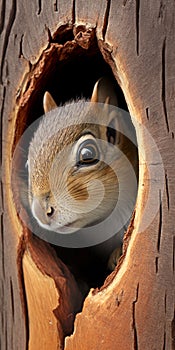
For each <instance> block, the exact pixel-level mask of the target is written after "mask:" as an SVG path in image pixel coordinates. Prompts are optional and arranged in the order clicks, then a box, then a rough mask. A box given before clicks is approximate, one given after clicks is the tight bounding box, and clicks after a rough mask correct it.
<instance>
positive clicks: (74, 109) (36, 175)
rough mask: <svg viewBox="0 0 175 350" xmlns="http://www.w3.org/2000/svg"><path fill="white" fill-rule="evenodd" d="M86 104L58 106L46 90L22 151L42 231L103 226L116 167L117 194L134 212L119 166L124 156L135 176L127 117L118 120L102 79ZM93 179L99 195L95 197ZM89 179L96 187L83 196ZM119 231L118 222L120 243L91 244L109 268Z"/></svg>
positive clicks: (112, 200) (132, 192)
mask: <svg viewBox="0 0 175 350" xmlns="http://www.w3.org/2000/svg"><path fill="white" fill-rule="evenodd" d="M86 102H87V100H86V99H83V98H82V99H79V100H77V101H71V102H70V104H69V105H68V104H67V105H63V106H60V107H58V106H57V104H56V102H55V101H54V99H53V97H52V96H51V94H50V93H49V92H47V91H46V92H45V94H44V98H43V108H44V112H45V115H44V116H43V118H42V121H41V122H40V124H39V126H38V128H37V130H36V131H35V133H34V135H33V139H32V140H31V142H30V145H29V151H28V177H29V185H28V186H29V191H28V192H29V203H30V208H31V211H32V214H33V216H34V218H35V219H36V221H37V223H38V224H39V226H40V227H42V228H44V229H46V230H50V231H55V232H61V233H63V234H66V233H67V232H74V231H76V230H77V228H83V227H90V226H91V225H94V224H96V223H98V222H103V220H104V219H105V218H107V217H108V216H109V215H110V214H111V212H112V211H113V210H114V207H115V206H116V202H117V198H118V197H119V187H120V183H119V182H120V179H118V178H117V175H116V174H117V171H118V170H117V169H120V171H121V169H122V167H123V170H122V171H123V175H122V176H123V184H122V187H121V191H122V190H123V191H124V192H125V195H124V197H125V207H126V208H125V209H126V211H127V210H128V212H130V216H131V213H132V210H133V209H134V205H135V200H136V195H137V189H136V186H135V185H133V186H132V183H131V184H130V185H129V190H128V182H129V180H130V179H129V178H128V176H129V175H128V174H129V172H127V169H126V165H123V164H124V158H126V159H127V160H128V163H129V164H130V165H131V166H132V167H133V169H134V172H135V176H136V178H137V172H138V158H137V147H136V145H135V144H134V142H132V141H131V140H130V139H129V137H127V136H126V135H125V134H124V132H123V133H122V130H124V129H126V128H127V129H128V130H129V133H130V134H131V135H132V138H133V139H134V140H135V134H134V133H135V130H134V127H133V125H132V122H131V120H130V118H129V117H128V118H127V120H122V118H120V120H118V118H117V113H116V112H115V109H116V106H118V99H117V96H116V92H115V89H114V87H113V84H112V83H111V81H109V80H108V79H107V78H104V77H103V78H100V79H99V80H98V81H97V82H96V83H95V86H94V88H93V92H92V96H91V99H90V102H91V103H90V104H89V103H88V104H87V103H86ZM99 104H100V106H99ZM89 105H90V106H89ZM66 106H67V107H66ZM110 106H112V108H110ZM66 108H67V109H66ZM54 111H55V114H54ZM52 114H54V116H53V117H52ZM72 116H73V118H74V120H75V121H76V122H75V123H74V121H73V122H72V125H70V123H68V124H69V126H68V127H66V125H67V121H70V119H71V118H72ZM89 116H90V119H88V118H89ZM103 116H104V119H105V120H107V123H108V124H106V125H105V123H104V124H103ZM89 120H91V121H90V122H89ZM92 120H94V122H92ZM121 120H122V121H121ZM62 121H64V125H65V126H64V127H62V125H61V123H62ZM122 123H123V125H120V124H122ZM133 135H134V136H133ZM99 140H101V142H100V141H99ZM112 146H116V147H117V149H118V150H119V153H118V154H117V155H115V152H114V151H111V150H112ZM109 154H110V156H109ZM111 164H112V166H111ZM122 171H121V173H122ZM99 180H100V183H101V184H102V187H103V191H102V192H103V196H102V195H101V194H100V189H101V187H100V185H99ZM92 181H97V186H94V187H92V188H91V194H89V192H88V191H89V189H90V187H88V186H90V184H91V183H92ZM125 187H126V188H127V189H125ZM101 197H103V198H102V199H101ZM98 201H99V205H97V206H96V205H95V204H94V203H96V202H98ZM69 202H70V203H69ZM121 215H122V214H121ZM129 218H130V217H129ZM129 218H128V219H129ZM69 229H72V231H69ZM125 229H126V225H125V224H124V226H123V227H122V229H121V232H122V234H121V237H120V239H116V238H113V237H112V238H111V239H109V240H108V241H107V242H104V243H101V244H99V245H97V246H99V247H100V255H103V252H104V255H105V263H106V262H107V266H108V268H109V270H113V269H114V268H115V265H116V263H117V260H118V258H119V256H120V255H121V246H122V237H123V234H124V231H125ZM116 233H117V232H116ZM118 241H120V242H119V243H118ZM115 244H116V246H115ZM92 249H93V248H92ZM69 251H70V250H69Z"/></svg>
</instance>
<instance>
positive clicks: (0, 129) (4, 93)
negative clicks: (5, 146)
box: [0, 86, 6, 164]
mask: <svg viewBox="0 0 175 350" xmlns="http://www.w3.org/2000/svg"><path fill="white" fill-rule="evenodd" d="M5 97H6V87H5V86H4V89H3V93H2V104H1V112H0V164H2V133H3V132H2V131H3V121H2V118H3V113H4V104H5Z"/></svg>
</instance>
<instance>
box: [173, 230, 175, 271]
mask: <svg viewBox="0 0 175 350" xmlns="http://www.w3.org/2000/svg"><path fill="white" fill-rule="evenodd" d="M174 271H175V236H173V272H174Z"/></svg>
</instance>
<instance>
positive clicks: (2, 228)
mask: <svg viewBox="0 0 175 350" xmlns="http://www.w3.org/2000/svg"><path fill="white" fill-rule="evenodd" d="M3 219H4V215H3V213H2V214H1V219H0V220H1V221H0V228H1V243H2V252H1V256H2V257H1V259H2V275H3V278H4V279H5V259H4V252H5V249H4V220H3Z"/></svg>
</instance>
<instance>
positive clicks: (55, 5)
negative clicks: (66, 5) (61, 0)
mask: <svg viewBox="0 0 175 350" xmlns="http://www.w3.org/2000/svg"><path fill="white" fill-rule="evenodd" d="M53 7H54V11H55V12H58V2H57V0H55V2H54V4H53Z"/></svg>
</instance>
